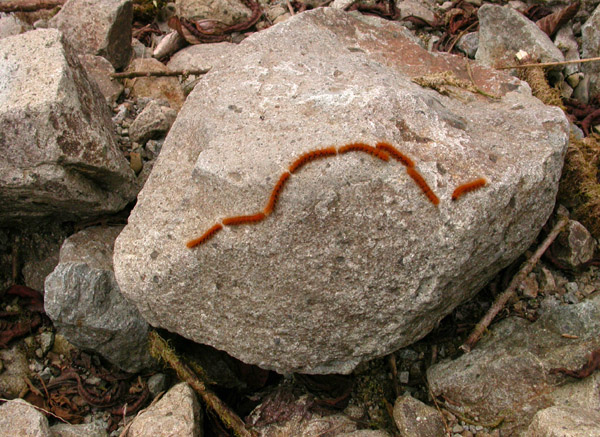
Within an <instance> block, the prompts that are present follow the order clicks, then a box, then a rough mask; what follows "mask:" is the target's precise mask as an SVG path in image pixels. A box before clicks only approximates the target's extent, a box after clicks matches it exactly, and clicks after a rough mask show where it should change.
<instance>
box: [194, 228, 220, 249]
mask: <svg viewBox="0 0 600 437" xmlns="http://www.w3.org/2000/svg"><path fill="white" fill-rule="evenodd" d="M221 229H223V226H222V225H221V224H220V223H217V224H216V225H214V226H213V227H212V228H210V229H209V230H208V231H206V232H205V233H204V234H202V235H201V236H200V237H198V238H196V239H195V240H190V241H188V242H187V243H186V246H187V247H189V248H190V249H191V248H193V247H196V246H199V245H200V244H203V243H206V242H207V241H208V240H210V239H211V238H212V237H213V236H214V235H215V234H216V233H217V232H219V231H220V230H221Z"/></svg>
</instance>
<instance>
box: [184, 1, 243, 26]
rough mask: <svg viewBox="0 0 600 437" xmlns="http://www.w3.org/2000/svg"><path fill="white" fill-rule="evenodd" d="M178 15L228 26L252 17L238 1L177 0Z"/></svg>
mask: <svg viewBox="0 0 600 437" xmlns="http://www.w3.org/2000/svg"><path fill="white" fill-rule="evenodd" d="M175 6H176V8H177V9H176V10H177V15H179V16H182V17H185V18H189V19H191V20H203V19H210V20H216V21H220V22H221V23H225V24H227V25H232V24H237V23H239V22H241V21H245V20H247V19H248V17H249V16H250V14H251V12H250V9H248V8H246V7H245V6H244V4H243V3H242V2H240V1H236V0H213V1H204V0H176V1H175Z"/></svg>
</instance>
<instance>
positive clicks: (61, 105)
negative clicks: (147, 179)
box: [0, 29, 135, 225]
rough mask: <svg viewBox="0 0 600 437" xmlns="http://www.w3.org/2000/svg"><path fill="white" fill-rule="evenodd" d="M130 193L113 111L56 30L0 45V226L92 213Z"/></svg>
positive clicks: (112, 207)
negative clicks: (112, 119) (113, 122)
mask: <svg viewBox="0 0 600 437" xmlns="http://www.w3.org/2000/svg"><path fill="white" fill-rule="evenodd" d="M134 197H135V191H134V174H133V172H132V170H131V169H130V168H129V165H128V163H127V160H126V159H125V158H124V156H123V154H122V153H121V151H120V150H119V148H118V145H117V142H116V139H115V136H114V133H113V125H112V121H111V118H110V111H109V109H108V107H107V105H106V103H105V101H104V97H102V95H101V94H100V91H99V90H98V88H97V86H96V84H95V83H92V82H91V81H90V80H89V79H88V77H87V74H85V72H84V71H83V69H82V67H81V64H80V63H79V61H78V59H77V56H76V55H75V54H74V51H73V49H72V48H71V47H70V46H69V45H68V44H66V43H65V41H64V39H63V37H62V35H61V34H60V32H59V31H57V30H54V29H42V30H35V31H31V32H27V33H24V34H22V35H16V36H11V37H7V38H4V39H3V40H2V44H0V203H1V204H2V208H0V225H6V224H11V223H15V222H19V221H27V220H36V219H40V218H44V217H48V216H51V217H53V218H55V219H58V220H77V219H83V218H91V217H95V216H98V215H101V214H106V213H110V212H115V211H118V210H120V209H122V208H123V207H124V206H125V205H126V204H127V203H128V202H129V201H131V200H132V199H133V198H134Z"/></svg>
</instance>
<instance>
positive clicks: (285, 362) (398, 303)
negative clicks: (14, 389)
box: [114, 8, 568, 373]
mask: <svg viewBox="0 0 600 437" xmlns="http://www.w3.org/2000/svg"><path fill="white" fill-rule="evenodd" d="M406 33H407V31H406V29H404V28H403V27H402V26H401V25H400V24H398V23H394V22H389V21H384V20H380V19H375V18H373V17H368V18H366V19H363V18H362V17H361V16H360V15H355V14H349V13H346V12H343V11H339V10H336V9H333V8H322V9H317V10H314V11H308V12H306V13H303V14H298V15H297V16H294V17H292V18H291V19H290V20H288V21H285V22H283V23H280V24H278V25H275V26H273V27H271V28H269V29H267V30H265V31H263V32H260V33H256V34H253V35H251V36H250V37H248V38H247V39H245V40H244V41H242V43H241V44H239V45H238V46H236V48H234V49H233V51H232V52H231V55H230V56H229V57H227V58H226V59H223V60H221V61H218V60H215V63H214V64H213V68H212V70H211V71H210V72H209V73H208V74H206V75H205V76H204V77H203V79H202V80H201V81H200V82H199V83H198V85H196V87H195V88H194V91H192V93H191V94H190V95H189V96H188V99H187V101H186V103H185V106H184V108H183V109H182V111H181V112H180V113H179V115H178V117H177V120H176V121H175V124H174V125H173V127H172V128H171V131H170V132H169V135H168V136H167V139H166V140H165V143H164V145H163V148H162V150H161V154H160V156H159V158H158V159H157V162H156V164H155V166H154V169H153V171H152V174H151V175H150V177H149V179H148V181H147V183H146V185H145V186H144V189H143V191H142V192H141V193H140V196H139V200H138V203H137V205H136V207H135V208H134V210H133V211H132V214H131V216H130V218H129V222H128V225H127V226H126V227H125V229H124V230H123V233H122V234H121V235H120V236H119V238H118V239H117V241H116V243H115V257H114V261H115V274H116V277H117V281H118V282H119V285H120V287H121V291H122V292H123V294H124V295H125V296H126V297H127V298H128V299H130V300H131V301H132V302H134V303H135V304H136V305H137V307H138V308H139V310H140V312H141V314H142V316H143V317H144V318H145V319H146V320H147V321H148V322H149V323H150V324H151V325H153V326H159V327H162V328H165V329H167V330H169V331H172V332H176V333H179V334H181V335H183V336H184V337H187V338H189V339H192V340H194V341H195V342H198V343H205V344H208V345H211V346H213V347H216V348H217V349H220V350H224V351H226V352H227V353H229V354H231V355H233V356H234V357H236V358H238V359H240V360H242V361H244V362H246V363H249V364H256V365H258V366H260V367H263V368H267V369H273V370H276V371H278V372H281V373H290V372H295V371H298V372H305V373H330V372H337V373H348V372H351V371H352V370H353V369H354V368H355V366H357V365H358V364H359V363H361V362H363V361H366V360H369V359H371V358H374V357H378V356H383V355H386V354H388V353H390V352H391V351H394V350H396V349H398V348H400V347H402V346H406V345H408V344H411V343H413V342H414V341H416V340H418V339H419V338H422V337H423V336H425V335H426V334H427V333H428V332H429V331H430V330H431V329H432V328H433V327H434V326H435V325H436V324H437V323H438V321H439V320H440V319H441V318H443V317H444V316H445V315H447V314H448V313H449V312H450V311H452V309H453V308H454V307H456V306H457V305H458V304H459V303H461V302H463V301H465V300H466V299H469V298H471V297H472V296H474V294H475V293H477V291H478V290H479V289H480V288H481V287H482V286H483V285H484V284H486V283H487V281H488V280H489V279H490V278H492V277H493V276H494V275H495V274H496V273H497V272H498V271H499V270H501V269H502V268H504V267H506V266H507V265H508V264H510V263H511V262H512V261H514V259H515V258H516V257H517V256H519V255H520V254H521V253H522V252H523V251H524V250H525V249H526V248H527V247H528V246H529V245H530V244H531V242H532V241H533V240H534V238H535V237H536V235H537V233H538V232H539V230H540V229H541V226H542V225H543V224H544V223H545V222H546V220H547V218H548V216H549V215H550V213H551V212H552V209H553V206H554V202H555V196H556V191H557V184H558V179H559V177H560V174H561V168H562V163H563V157H564V154H565V151H566V146H567V140H568V123H567V121H566V119H565V116H564V114H563V113H562V112H561V111H560V110H559V109H557V108H552V107H547V106H544V105H543V104H542V103H541V102H540V101H539V100H537V99H535V98H533V97H532V96H531V94H530V91H529V87H527V86H524V85H523V84H522V82H520V81H518V80H516V79H515V78H512V77H510V76H508V75H504V74H502V73H499V72H495V71H493V70H491V69H487V68H485V67H482V66H479V65H477V64H475V63H474V64H473V66H472V68H471V70H472V71H473V74H474V78H475V81H476V83H477V84H478V86H479V87H481V88H482V89H485V90H486V91H487V92H489V93H494V94H498V95H499V96H501V99H499V100H498V101H494V100H491V99H489V98H487V97H484V96H481V95H479V94H477V93H472V92H469V91H467V90H465V89H462V88H452V92H451V93H450V95H443V94H441V93H438V92H436V91H434V90H432V89H427V88H422V87H420V86H418V85H417V84H416V83H414V82H413V81H412V80H411V79H412V78H414V77H416V76H422V75H424V74H431V73H438V74H439V73H441V72H448V71H451V72H453V73H454V74H455V75H457V77H460V78H461V79H464V80H468V78H469V74H468V71H467V69H466V68H465V60H464V58H459V57H454V56H450V55H444V54H439V53H438V54H428V53H427V52H425V51H424V50H423V49H422V48H421V47H419V46H418V44H415V43H414V42H413V40H412V38H410V37H408V36H406ZM390 53H392V54H393V56H390ZM382 140H384V141H389V142H391V143H392V144H394V145H395V146H397V147H398V148H399V149H400V150H401V151H402V152H404V153H405V154H406V155H408V156H410V157H412V159H414V161H415V162H416V168H417V169H418V171H419V172H420V174H422V175H423V177H424V178H425V180H426V181H427V183H428V184H429V186H430V187H431V189H432V190H433V191H434V192H435V193H437V195H438V196H439V198H440V203H439V205H438V206H435V205H433V204H432V203H431V202H430V201H429V200H428V198H427V197H426V196H425V195H424V193H423V192H422V191H421V189H420V188H419V186H418V185H417V184H416V183H415V182H414V181H413V180H412V179H411V177H409V176H408V175H407V171H406V169H405V167H404V166H403V165H401V164H400V163H399V162H396V161H394V160H390V161H389V162H384V161H382V160H380V159H376V158H374V157H372V156H369V155H367V154H363V153H349V154H345V155H340V156H335V157H330V158H328V159H322V160H318V161H315V162H311V163H309V164H308V165H306V166H305V167H303V168H302V169H301V170H299V171H298V172H297V173H294V174H293V175H292V176H291V177H290V179H289V181H288V182H287V184H286V186H285V187H284V189H283V191H282V192H281V195H280V196H279V201H278V204H277V208H276V210H275V212H274V213H273V214H272V215H271V216H270V217H268V218H267V219H266V220H264V221H262V222H260V223H257V224H246V225H242V226H231V227H229V226H226V228H225V229H224V230H223V231H221V232H220V233H218V234H216V236H214V237H213V238H212V239H211V240H209V241H208V242H207V243H205V244H203V245H201V246H199V247H197V248H195V249H189V248H187V247H186V242H188V241H189V240H191V239H193V238H195V237H198V236H200V235H202V234H203V233H204V232H205V231H206V230H207V229H209V228H211V227H212V226H214V225H215V223H218V222H219V220H221V219H222V218H224V217H230V216H238V215H241V214H254V213H257V212H259V211H261V210H262V209H263V208H264V207H265V204H266V203H267V200H268V199H269V196H270V193H271V191H272V190H273V187H274V185H275V183H276V182H277V180H278V178H279V177H280V175H281V174H282V173H283V172H284V171H285V170H286V169H287V168H288V166H289V165H290V164H291V163H292V162H293V161H294V160H295V159H296V158H298V157H299V156H300V155H302V154H303V153H306V152H308V151H311V150H314V149H317V148H323V147H328V146H336V147H339V146H343V145H344V144H348V143H353V142H356V141H361V142H365V143H369V144H372V145H373V144H375V143H376V142H377V141H382ZM482 176H484V177H485V178H486V179H487V181H489V184H488V185H487V186H486V187H485V188H484V189H481V190H478V191H474V192H472V193H469V194H467V195H465V196H464V197H463V198H461V199H459V200H458V201H456V202H454V201H452V200H451V197H452V192H453V190H454V189H455V188H456V187H457V186H459V185H461V184H463V183H465V182H468V181H471V180H473V179H476V178H478V177H482Z"/></svg>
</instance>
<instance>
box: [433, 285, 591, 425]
mask: <svg viewBox="0 0 600 437" xmlns="http://www.w3.org/2000/svg"><path fill="white" fill-rule="evenodd" d="M563 334H567V335H570V336H575V337H576V338H565V337H564V336H563ZM598 348H600V295H597V296H595V297H594V298H591V299H589V300H586V301H584V302H581V303H579V304H576V305H562V306H558V307H555V308H553V309H551V310H548V312H547V313H545V314H544V315H542V316H541V317H540V318H539V319H538V320H537V321H536V322H535V323H533V324H530V323H529V322H527V321H525V320H523V319H519V318H516V317H515V318H510V319H506V320H503V321H502V322H500V323H499V324H497V325H496V326H495V327H494V328H493V329H492V331H491V333H490V335H488V336H487V337H484V340H483V341H481V342H480V343H479V344H478V345H477V347H476V348H475V349H474V350H473V351H472V352H470V353H469V354H466V355H463V356H461V357H460V358H457V359H456V360H453V361H445V362H441V363H438V364H436V365H434V366H432V367H430V368H429V369H428V371H427V380H428V382H429V385H430V387H431V390H432V391H433V393H434V394H435V395H436V396H440V395H442V396H444V398H445V399H448V400H449V401H450V402H451V403H452V404H453V405H460V406H461V407H463V408H465V409H466V410H468V411H469V414H470V415H471V416H476V417H479V420H480V421H481V422H489V423H491V422H494V421H496V420H497V419H498V418H499V416H504V417H505V420H504V422H503V424H502V428H501V432H502V433H503V435H504V433H506V435H518V433H519V432H523V431H525V430H526V429H527V427H528V426H529V423H530V421H531V420H532V418H533V416H534V414H535V413H536V412H537V411H539V410H541V409H544V408H547V407H550V406H553V405H557V406H570V407H575V408H590V409H600V397H599V396H598V391H599V389H600V373H599V372H595V373H593V374H592V375H591V376H589V377H587V378H584V379H582V380H575V379H573V378H570V377H566V376H562V375H555V374H551V373H550V372H549V371H550V369H554V368H567V369H573V370H575V369H578V368H580V367H581V366H582V365H583V363H585V362H586V360H587V358H588V356H589V355H590V352H591V351H593V350H596V349H598Z"/></svg>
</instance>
